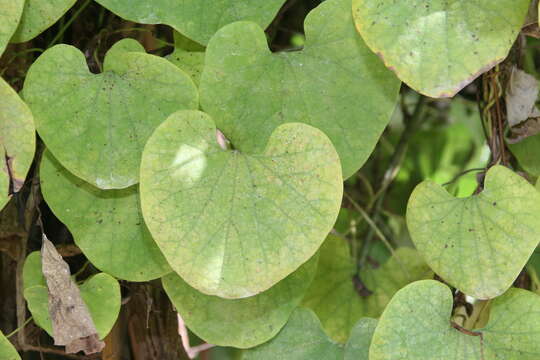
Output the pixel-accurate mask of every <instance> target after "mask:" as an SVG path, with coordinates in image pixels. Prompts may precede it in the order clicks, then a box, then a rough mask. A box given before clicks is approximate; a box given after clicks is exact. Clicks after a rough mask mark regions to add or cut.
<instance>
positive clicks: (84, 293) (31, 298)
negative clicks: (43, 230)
mask: <svg viewBox="0 0 540 360" xmlns="http://www.w3.org/2000/svg"><path fill="white" fill-rule="evenodd" d="M23 280H24V284H23V287H24V298H25V299H26V302H27V304H28V309H29V310H30V312H31V313H32V316H33V317H34V322H35V323H36V324H37V325H39V326H40V327H41V328H42V329H44V330H45V331H46V332H47V333H48V334H49V335H51V336H52V335H53V330H52V323H51V319H50V317H49V300H48V298H49V293H48V289H47V283H46V281H45V278H44V277H43V273H42V272H41V256H40V252H39V251H35V252H33V253H31V254H29V255H28V257H27V258H26V261H25V263H24V268H23ZM79 289H80V291H81V297H82V299H83V300H84V302H85V303H86V306H88V310H89V311H90V315H91V316H92V320H93V321H94V324H95V326H96V329H97V332H98V335H99V338H100V339H103V338H105V336H107V334H108V333H109V332H110V331H111V329H112V327H113V325H114V323H115V322H116V318H117V317H118V314H119V313H120V301H121V295H120V285H119V284H118V281H117V280H115V279H114V278H113V277H112V276H110V275H107V274H105V273H99V274H97V275H94V276H92V277H91V278H89V279H87V280H85V282H84V283H83V284H82V285H80V286H79Z"/></svg>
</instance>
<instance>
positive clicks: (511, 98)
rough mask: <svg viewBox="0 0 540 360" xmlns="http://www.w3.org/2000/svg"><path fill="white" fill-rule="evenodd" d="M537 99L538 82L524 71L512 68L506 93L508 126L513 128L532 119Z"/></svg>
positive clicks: (536, 110)
mask: <svg viewBox="0 0 540 360" xmlns="http://www.w3.org/2000/svg"><path fill="white" fill-rule="evenodd" d="M537 98H538V80H536V78H535V77H534V76H532V75H529V74H527V73H526V72H525V71H522V70H519V69H518V68H516V67H514V68H513V69H512V75H511V77H510V81H509V83H508V89H507V91H506V111H507V116H508V125H509V126H511V127H513V126H516V125H518V124H519V123H521V122H523V121H525V120H527V119H529V118H531V117H534V116H535V115H536V114H537V113H538V109H536V107H535V103H536V99H537Z"/></svg>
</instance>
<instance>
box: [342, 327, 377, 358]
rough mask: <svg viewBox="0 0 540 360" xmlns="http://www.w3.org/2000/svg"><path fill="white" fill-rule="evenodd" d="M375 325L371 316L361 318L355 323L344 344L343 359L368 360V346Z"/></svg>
mask: <svg viewBox="0 0 540 360" xmlns="http://www.w3.org/2000/svg"><path fill="white" fill-rule="evenodd" d="M376 327H377V320H376V319H372V318H362V319H360V320H359V321H358V322H357V323H356V325H355V326H354V327H353V328H352V330H351V336H350V338H349V340H348V341H347V345H345V360H369V346H370V345H371V338H372V337H373V333H375V328H376Z"/></svg>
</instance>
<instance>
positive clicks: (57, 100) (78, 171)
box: [24, 39, 198, 189]
mask: <svg viewBox="0 0 540 360" xmlns="http://www.w3.org/2000/svg"><path fill="white" fill-rule="evenodd" d="M135 49H138V51H136V50H135ZM142 51H143V48H142V46H141V45H140V44H138V43H136V42H135V41H134V40H131V39H125V40H122V41H120V42H118V43H116V44H115V46H113V48H112V49H111V50H110V51H109V52H108V54H107V55H106V57H105V64H104V71H103V73H101V74H97V75H95V74H92V73H90V72H89V71H88V68H87V66H86V60H85V57H84V55H83V54H82V53H81V52H80V51H79V50H78V49H76V48H75V47H72V46H68V45H57V46H54V47H52V48H50V49H48V50H47V51H45V53H43V55H41V56H40V57H39V58H38V60H36V62H35V63H34V64H33V65H32V67H31V68H30V70H29V71H28V75H27V77H26V81H25V86H24V98H25V100H26V102H27V103H28V105H29V106H30V108H31V109H32V112H33V113H34V117H35V119H36V126H37V129H38V132H39V134H40V136H41V137H42V139H43V140H44V142H45V143H46V145H47V147H48V148H49V150H50V151H51V152H52V153H53V155H54V157H55V158H56V159H58V161H59V162H60V163H61V164H62V165H63V166H64V167H65V168H66V169H67V170H69V171H70V172H71V173H73V174H74V175H76V176H77V177H80V178H82V179H83V180H85V181H86V182H88V183H90V184H92V185H94V186H97V187H99V188H102V189H120V188H126V187H129V186H131V185H134V184H136V183H137V182H138V171H139V163H140V156H141V152H142V148H143V146H144V144H145V142H146V140H147V139H148V137H149V136H150V134H151V133H152V131H153V130H154V129H155V128H156V126H157V125H159V124H160V123H161V122H163V121H164V120H165V119H166V118H167V116H168V115H170V114H171V113H173V112H174V111H177V110H180V109H195V108H197V106H198V95H197V89H196V87H195V85H194V84H193V81H191V79H189V77H188V76H187V75H186V74H185V73H183V72H182V71H181V70H179V69H178V68H177V67H175V66H173V65H172V64H170V63H169V62H168V61H166V60H165V59H162V58H160V57H157V56H153V55H149V54H144V53H142Z"/></svg>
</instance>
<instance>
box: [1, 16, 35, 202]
mask: <svg viewBox="0 0 540 360" xmlns="http://www.w3.org/2000/svg"><path fill="white" fill-rule="evenodd" d="M1 21H2V20H0V23H1ZM0 26H1V25H0ZM0 99H1V100H0V210H2V208H3V207H4V205H5V204H6V203H7V201H8V200H9V198H10V197H11V193H12V192H17V191H19V190H20V189H21V187H22V185H23V183H24V179H25V178H26V173H27V172H28V169H29V168H30V165H31V164H32V159H33V158H34V152H35V148H36V136H35V132H36V130H35V128H34V121H33V118H32V113H31V112H30V110H29V109H28V106H26V104H25V103H24V102H23V101H22V100H21V99H20V98H19V95H17V93H16V92H15V90H13V89H12V88H11V86H9V84H8V83H6V82H5V81H4V80H3V79H1V78H0Z"/></svg>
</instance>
